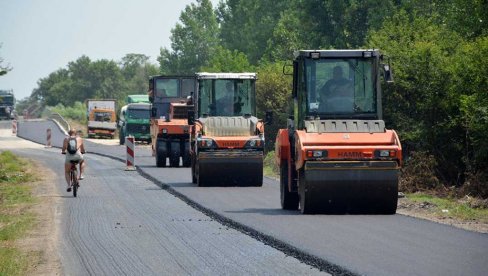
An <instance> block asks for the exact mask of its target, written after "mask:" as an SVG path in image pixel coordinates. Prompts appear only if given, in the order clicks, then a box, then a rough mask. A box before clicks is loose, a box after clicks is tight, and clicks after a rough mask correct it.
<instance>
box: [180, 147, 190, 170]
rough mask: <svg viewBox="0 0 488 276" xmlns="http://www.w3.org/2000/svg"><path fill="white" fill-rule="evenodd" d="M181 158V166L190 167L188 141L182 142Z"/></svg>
mask: <svg viewBox="0 0 488 276" xmlns="http://www.w3.org/2000/svg"><path fill="white" fill-rule="evenodd" d="M181 159H182V161H183V167H190V166H191V157H190V143H189V142H185V143H183V151H182V152H181Z"/></svg>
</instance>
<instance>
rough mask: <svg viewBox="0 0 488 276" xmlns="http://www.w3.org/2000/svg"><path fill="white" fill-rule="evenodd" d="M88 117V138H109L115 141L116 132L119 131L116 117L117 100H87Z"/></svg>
mask: <svg viewBox="0 0 488 276" xmlns="http://www.w3.org/2000/svg"><path fill="white" fill-rule="evenodd" d="M86 106H87V116H88V126H87V127H88V129H87V133H88V137H89V138H95V137H108V138H111V139H113V138H114V137H115V130H116V129H117V122H116V116H115V100H113V99H102V100H93V99H90V100H87V101H86Z"/></svg>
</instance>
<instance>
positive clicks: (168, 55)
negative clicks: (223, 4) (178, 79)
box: [158, 0, 219, 74]
mask: <svg viewBox="0 0 488 276" xmlns="http://www.w3.org/2000/svg"><path fill="white" fill-rule="evenodd" d="M180 21H181V24H180V23H177V24H176V26H175V28H173V29H172V30H171V51H170V50H168V49H166V48H161V50H160V56H159V57H158V61H159V66H160V71H161V72H162V73H164V74H169V73H172V74H193V73H194V72H197V71H199V69H200V68H201V67H202V66H208V65H209V60H210V58H211V56H212V53H213V51H214V49H215V47H216V46H217V45H218V44H219V40H218V36H219V27H218V24H217V19H216V16H215V13H214V10H213V8H212V3H211V2H210V0H197V4H193V3H192V4H190V5H188V6H186V8H185V10H184V11H183V12H182V13H181V15H180Z"/></svg>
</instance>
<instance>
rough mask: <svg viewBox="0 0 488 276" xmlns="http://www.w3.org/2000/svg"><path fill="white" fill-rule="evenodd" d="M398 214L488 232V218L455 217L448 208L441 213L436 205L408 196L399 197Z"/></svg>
mask: <svg viewBox="0 0 488 276" xmlns="http://www.w3.org/2000/svg"><path fill="white" fill-rule="evenodd" d="M397 214H401V215H405V216H410V217H414V218H420V219H425V220H430V221H434V222H437V223H441V224H447V225H451V226H454V227H458V228H462V229H465V230H469V231H474V232H479V233H488V222H487V221H488V219H487V220H484V221H480V220H462V219H458V218H454V217H452V216H451V215H450V214H449V211H448V210H444V212H442V211H441V212H440V213H439V210H438V208H436V206H435V205H433V204H429V203H428V202H415V201H412V200H410V199H408V198H407V197H404V198H399V199H398V208H397Z"/></svg>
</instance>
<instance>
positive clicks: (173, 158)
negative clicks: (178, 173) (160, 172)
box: [169, 142, 180, 167]
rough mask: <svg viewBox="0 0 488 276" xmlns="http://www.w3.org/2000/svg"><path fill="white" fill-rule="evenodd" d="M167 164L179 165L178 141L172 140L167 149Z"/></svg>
mask: <svg viewBox="0 0 488 276" xmlns="http://www.w3.org/2000/svg"><path fill="white" fill-rule="evenodd" d="M169 165H170V166H171V167H179V166H180V143H178V142H172V143H171V148H170V151H169Z"/></svg>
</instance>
